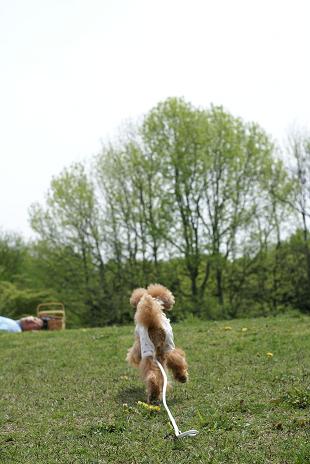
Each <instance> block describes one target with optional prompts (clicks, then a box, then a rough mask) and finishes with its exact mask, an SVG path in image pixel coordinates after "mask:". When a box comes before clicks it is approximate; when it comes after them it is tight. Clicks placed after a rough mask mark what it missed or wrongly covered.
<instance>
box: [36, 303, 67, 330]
mask: <svg viewBox="0 0 310 464" xmlns="http://www.w3.org/2000/svg"><path fill="white" fill-rule="evenodd" d="M37 316H38V317H41V318H43V317H47V318H48V322H47V327H48V330H63V329H65V328H66V315H65V308H64V305H63V304H62V303H53V302H52V303H41V304H39V305H38V306H37Z"/></svg>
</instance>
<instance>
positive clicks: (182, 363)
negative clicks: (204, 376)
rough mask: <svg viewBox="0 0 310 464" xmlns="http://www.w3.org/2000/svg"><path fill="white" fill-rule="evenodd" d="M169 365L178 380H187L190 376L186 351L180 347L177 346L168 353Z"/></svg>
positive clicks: (167, 360)
mask: <svg viewBox="0 0 310 464" xmlns="http://www.w3.org/2000/svg"><path fill="white" fill-rule="evenodd" d="M166 362H167V367H168V368H169V369H171V371H172V373H173V377H174V378H175V380H177V381H178V382H182V383H184V382H186V381H187V378H188V372H187V368H188V365H187V362H186V359H185V353H184V351H182V350H181V349H180V348H175V349H174V350H172V351H169V352H168V353H167V354H166Z"/></svg>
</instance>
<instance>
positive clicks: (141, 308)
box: [135, 294, 162, 329]
mask: <svg viewBox="0 0 310 464" xmlns="http://www.w3.org/2000/svg"><path fill="white" fill-rule="evenodd" d="M161 318H162V310H161V304H160V303H159V302H158V301H156V300H154V298H152V297H151V296H150V295H147V294H146V295H144V296H143V297H142V298H141V300H140V301H139V303H138V306H137V311H136V314H135V321H136V323H138V324H141V325H143V326H144V327H146V328H148V329H149V328H159V327H161Z"/></svg>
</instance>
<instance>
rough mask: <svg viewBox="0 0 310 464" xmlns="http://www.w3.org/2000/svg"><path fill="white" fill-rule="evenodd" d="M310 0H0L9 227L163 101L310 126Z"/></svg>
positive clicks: (276, 127) (19, 226) (0, 135)
mask: <svg viewBox="0 0 310 464" xmlns="http://www.w3.org/2000/svg"><path fill="white" fill-rule="evenodd" d="M309 17H310V2H309V0H190V1H188V0H27V1H26V0H0V231H2V232H17V233H20V234H22V235H23V236H24V237H25V238H26V239H28V238H32V237H33V236H34V234H33V232H32V231H31V227H30V225H29V207H30V206H31V204H33V203H35V202H39V203H40V204H44V202H45V198H46V194H47V191H48V189H49V187H50V183H51V180H52V178H53V177H57V176H58V175H59V174H60V173H61V171H62V170H63V169H64V168H65V167H68V166H70V165H71V164H72V163H73V162H76V161H87V160H89V159H91V158H92V157H93V155H95V154H97V153H98V152H100V149H101V146H102V142H103V143H104V141H106V140H108V139H110V138H113V137H114V136H115V135H116V134H117V133H118V131H119V128H120V127H121V126H122V125H123V124H124V123H125V122H126V121H128V120H133V121H136V120H139V118H141V117H142V116H143V115H144V114H146V113H148V112H149V111H150V110H151V108H153V107H154V106H155V105H157V103H159V102H160V101H163V100H165V99H166V98H168V97H183V98H185V100H187V101H188V102H191V103H192V104H194V105H195V106H199V107H205V108H207V107H209V106H210V104H211V103H212V104H215V105H222V106H223V107H224V108H225V109H226V110H227V111H229V112H231V113H232V114H233V115H235V116H240V117H241V118H243V119H244V120H245V121H255V122H257V123H258V124H260V125H261V127H263V128H264V129H265V130H266V131H267V133H268V134H270V135H271V136H272V137H273V138H274V139H276V140H277V141H278V142H279V143H280V144H282V143H284V141H285V138H286V136H287V133H288V131H289V130H290V128H291V127H292V126H293V125H294V126H296V125H297V126H298V127H303V128H309V126H310V101H309V100H310V98H309V86H310V60H309V45H310V28H309Z"/></svg>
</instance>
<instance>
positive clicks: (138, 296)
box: [129, 288, 147, 308]
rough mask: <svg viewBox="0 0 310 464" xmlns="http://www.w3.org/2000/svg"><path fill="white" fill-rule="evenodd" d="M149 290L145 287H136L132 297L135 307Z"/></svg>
mask: <svg viewBox="0 0 310 464" xmlns="http://www.w3.org/2000/svg"><path fill="white" fill-rule="evenodd" d="M146 294H147V291H146V289H145V288H136V289H135V290H134V291H133V292H132V294H131V297H130V300H129V301H130V304H131V305H132V306H134V307H135V308H136V307H137V306H138V303H139V301H140V300H141V298H142V297H143V295H146Z"/></svg>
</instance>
